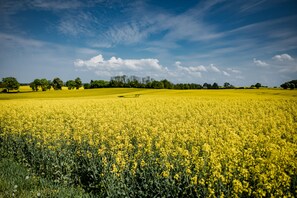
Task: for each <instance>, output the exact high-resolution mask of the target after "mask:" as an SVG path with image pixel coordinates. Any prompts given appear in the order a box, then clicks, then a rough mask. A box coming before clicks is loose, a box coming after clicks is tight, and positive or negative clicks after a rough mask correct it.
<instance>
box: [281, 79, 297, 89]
mask: <svg viewBox="0 0 297 198" xmlns="http://www.w3.org/2000/svg"><path fill="white" fill-rule="evenodd" d="M281 87H282V88H284V89H295V88H297V80H291V81H288V82H285V83H283V84H281Z"/></svg>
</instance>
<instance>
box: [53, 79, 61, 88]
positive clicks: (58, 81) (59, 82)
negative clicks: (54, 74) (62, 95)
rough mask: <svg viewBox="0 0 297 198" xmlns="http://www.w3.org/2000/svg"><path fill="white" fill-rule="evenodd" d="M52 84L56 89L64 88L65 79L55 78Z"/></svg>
mask: <svg viewBox="0 0 297 198" xmlns="http://www.w3.org/2000/svg"><path fill="white" fill-rule="evenodd" d="M52 86H53V88H54V90H62V87H63V81H62V80H61V79H60V78H54V80H53V82H52Z"/></svg>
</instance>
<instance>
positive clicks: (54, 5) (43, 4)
mask: <svg viewBox="0 0 297 198" xmlns="http://www.w3.org/2000/svg"><path fill="white" fill-rule="evenodd" d="M30 4H31V5H32V6H33V7H36V8H41V9H49V10H65V9H76V8H79V7H82V6H83V5H84V4H83V3H82V2H80V1H77V0H72V1H69V0H66V1H65V0H51V1H48V0H33V1H30Z"/></svg>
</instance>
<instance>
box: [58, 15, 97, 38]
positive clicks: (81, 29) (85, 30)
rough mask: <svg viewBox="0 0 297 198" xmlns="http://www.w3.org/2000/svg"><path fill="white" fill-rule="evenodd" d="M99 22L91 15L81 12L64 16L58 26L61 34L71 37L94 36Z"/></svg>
mask: <svg viewBox="0 0 297 198" xmlns="http://www.w3.org/2000/svg"><path fill="white" fill-rule="evenodd" d="M99 24H100V23H99V20H98V19H97V18H96V17H95V16H93V15H92V14H90V13H87V12H85V13H84V12H80V13H76V14H75V16H74V15H73V14H67V15H65V16H63V17H62V18H61V20H60V22H59V25H58V26H57V29H58V31H59V32H61V33H63V34H66V35H71V36H78V35H82V36H94V31H95V29H96V27H97V26H98V25H99Z"/></svg>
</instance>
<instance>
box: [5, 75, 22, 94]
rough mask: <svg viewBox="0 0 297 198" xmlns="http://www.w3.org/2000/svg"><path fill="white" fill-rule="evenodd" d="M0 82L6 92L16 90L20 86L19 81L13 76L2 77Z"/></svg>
mask: <svg viewBox="0 0 297 198" xmlns="http://www.w3.org/2000/svg"><path fill="white" fill-rule="evenodd" d="M2 83H3V87H5V88H6V90H7V92H9V90H18V89H19V87H20V83H19V82H18V81H17V79H16V78H14V77H6V78H2Z"/></svg>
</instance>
